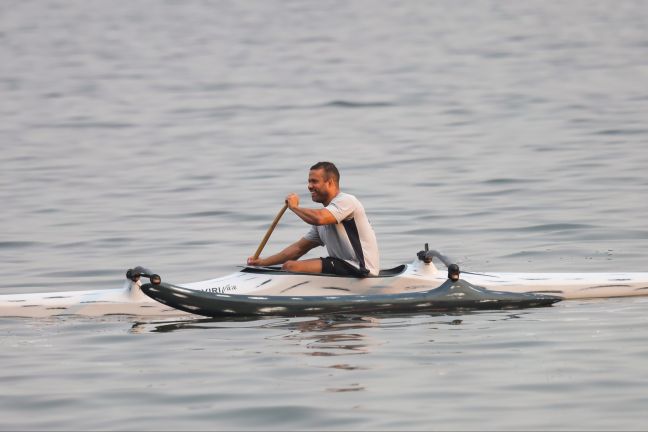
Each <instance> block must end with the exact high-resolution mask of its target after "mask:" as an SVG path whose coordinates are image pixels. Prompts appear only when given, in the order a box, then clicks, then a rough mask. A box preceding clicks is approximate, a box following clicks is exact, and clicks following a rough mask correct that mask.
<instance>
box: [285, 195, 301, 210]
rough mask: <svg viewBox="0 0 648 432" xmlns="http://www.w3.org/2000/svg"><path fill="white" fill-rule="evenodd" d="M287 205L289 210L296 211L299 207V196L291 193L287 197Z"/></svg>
mask: <svg viewBox="0 0 648 432" xmlns="http://www.w3.org/2000/svg"><path fill="white" fill-rule="evenodd" d="M286 205H287V206H288V208H289V209H291V210H292V209H294V208H297V207H299V196H298V195H297V194H294V193H291V194H290V195H288V196H287V197H286Z"/></svg>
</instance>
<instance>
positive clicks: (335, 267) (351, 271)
mask: <svg viewBox="0 0 648 432" xmlns="http://www.w3.org/2000/svg"><path fill="white" fill-rule="evenodd" d="M308 190H309V191H310V193H311V198H312V199H313V201H315V202H318V203H321V204H323V205H324V208H322V209H310V208H303V207H300V206H299V197H298V196H297V195H296V194H294V193H291V194H290V195H288V196H287V197H286V204H287V205H288V208H289V209H290V210H292V211H293V213H295V214H296V215H297V216H299V217H300V218H301V219H302V220H303V221H304V222H306V223H307V224H310V225H312V227H311V229H310V231H309V232H308V233H307V234H306V235H305V236H304V237H302V238H301V239H299V240H298V241H296V242H295V243H293V244H291V245H290V246H288V247H287V248H285V249H284V250H282V251H281V252H279V253H278V254H275V255H272V256H270V257H268V258H259V259H254V258H253V257H250V258H248V261H247V263H248V265H254V266H270V265H275V264H283V266H282V268H283V269H284V270H287V271H292V272H304V273H330V274H336V275H343V276H357V277H364V276H367V275H377V274H378V272H379V270H380V257H379V254H378V243H377V241H376V234H375V233H374V230H373V228H372V227H371V224H369V220H368V219H367V216H366V214H365V210H364V207H363V206H362V204H361V203H360V201H358V199H357V198H356V197H355V196H353V195H350V194H347V193H344V192H340V173H339V172H338V169H337V168H336V167H335V165H334V164H332V163H331V162H318V163H316V164H315V165H313V166H312V167H311V169H310V172H309V174H308ZM317 246H326V248H327V250H328V253H329V256H328V257H326V258H315V259H306V260H299V258H301V257H302V256H304V255H305V254H306V253H307V252H308V251H310V250H311V249H313V248H315V247H317Z"/></svg>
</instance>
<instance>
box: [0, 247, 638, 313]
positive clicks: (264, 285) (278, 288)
mask: <svg viewBox="0 0 648 432" xmlns="http://www.w3.org/2000/svg"><path fill="white" fill-rule="evenodd" d="M434 258H436V259H438V260H440V261H441V262H443V263H444V264H445V265H446V266H447V267H448V272H447V273H446V271H441V270H439V269H437V267H436V266H435V265H434V263H433V259H434ZM460 276H461V277H460ZM142 278H149V279H150V282H149V283H142ZM642 295H648V273H638V272H637V273H621V272H619V273H488V272H484V273H475V272H463V273H461V275H460V274H459V269H458V267H456V266H455V265H454V264H452V263H451V262H450V261H449V260H448V259H447V258H445V257H444V256H443V255H442V254H440V253H438V252H436V251H431V250H428V248H427V245H426V249H425V250H423V251H421V252H419V253H418V254H417V259H416V260H414V261H413V262H412V263H410V264H403V265H400V266H397V267H394V268H392V269H388V270H383V271H381V272H380V274H379V275H377V276H369V277H365V278H354V277H343V276H335V275H323V274H306V273H293V272H287V271H283V270H281V269H280V268H277V267H244V268H242V269H241V270H239V271H237V272H235V273H233V274H230V275H228V276H224V277H220V278H216V279H209V280H205V281H200V282H193V283H184V284H170V283H167V282H166V281H164V282H163V281H161V278H160V277H159V276H158V275H155V274H153V273H152V272H150V271H148V270H146V269H143V268H141V267H136V268H135V269H131V270H129V271H128V272H127V280H126V282H125V284H124V286H123V287H122V288H121V289H113V290H95V291H67V292H59V293H38V294H14V295H0V316H22V317H44V316H53V315H85V316H98V315H108V314H128V315H138V316H164V315H181V314H186V313H193V314H198V315H204V316H210V317H224V316H259V315H282V316H296V315H308V314H323V313H373V312H399V313H402V312H405V313H408V312H411V313H417V312H427V311H449V310H457V309H460V310H461V309H503V308H522V307H536V306H547V305H551V304H554V303H556V302H557V301H560V300H564V299H587V298H605V297H629V296H642Z"/></svg>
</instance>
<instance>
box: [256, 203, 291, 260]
mask: <svg viewBox="0 0 648 432" xmlns="http://www.w3.org/2000/svg"><path fill="white" fill-rule="evenodd" d="M286 209H288V204H284V205H283V207H282V208H281V210H279V213H277V216H276V217H275V218H274V220H273V221H272V225H270V228H268V232H266V234H265V237H263V240H261V244H260V245H259V247H258V248H257V250H256V252H254V259H257V258H259V255H261V251H262V250H263V248H264V247H265V245H266V243H268V239H269V238H270V235H271V234H272V231H274V229H275V227H276V226H277V224H278V223H279V219H281V216H283V214H284V213H285V212H286Z"/></svg>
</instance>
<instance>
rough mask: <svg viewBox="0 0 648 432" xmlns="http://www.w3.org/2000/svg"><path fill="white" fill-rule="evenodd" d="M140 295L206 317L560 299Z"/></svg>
mask: <svg viewBox="0 0 648 432" xmlns="http://www.w3.org/2000/svg"><path fill="white" fill-rule="evenodd" d="M141 289H142V291H143V292H144V293H145V294H146V295H148V296H149V297H151V298H153V299H154V300H157V301H159V302H160V303H163V304H165V305H167V306H171V307H174V308H176V309H179V310H182V311H185V312H189V313H194V314H198V315H204V316H208V317H214V318H218V317H226V316H230V317H231V316H302V315H313V314H315V315H320V314H327V313H386V312H390V313H391V312H399V313H402V312H405V313H407V312H413V313H420V312H428V311H452V310H471V309H520V308H528V307H538V306H550V305H552V304H554V303H556V302H559V301H560V300H562V298H561V297H557V296H551V295H545V294H532V293H511V292H506V291H491V290H487V289H485V288H482V287H478V286H475V285H472V284H470V283H469V282H466V281H464V280H461V279H460V280H458V281H457V282H452V281H450V280H447V281H445V282H444V283H443V284H441V285H440V286H438V287H435V288H431V289H429V290H427V291H417V292H407V293H399V294H378V295H348V294H341V295H322V296H294V297H291V296H289V295H272V296H270V295H269V296H266V295H241V294H218V293H211V292H206V291H199V290H192V289H189V288H184V287H179V286H175V285H171V284H167V283H161V284H159V285H152V284H144V285H142V287H141Z"/></svg>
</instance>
